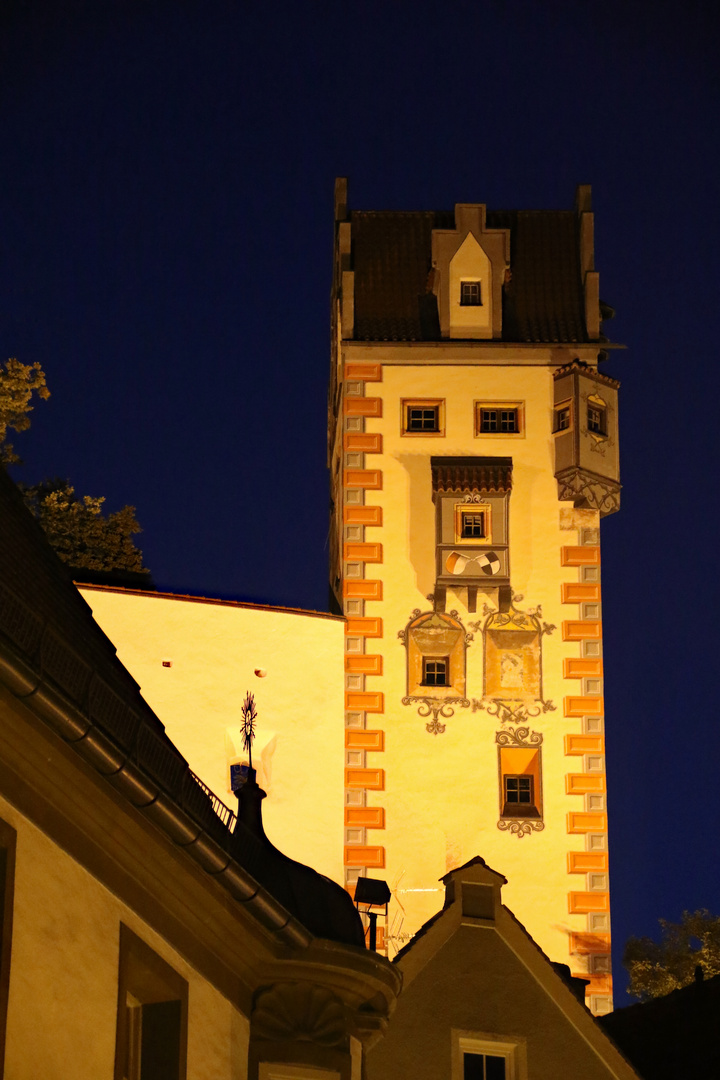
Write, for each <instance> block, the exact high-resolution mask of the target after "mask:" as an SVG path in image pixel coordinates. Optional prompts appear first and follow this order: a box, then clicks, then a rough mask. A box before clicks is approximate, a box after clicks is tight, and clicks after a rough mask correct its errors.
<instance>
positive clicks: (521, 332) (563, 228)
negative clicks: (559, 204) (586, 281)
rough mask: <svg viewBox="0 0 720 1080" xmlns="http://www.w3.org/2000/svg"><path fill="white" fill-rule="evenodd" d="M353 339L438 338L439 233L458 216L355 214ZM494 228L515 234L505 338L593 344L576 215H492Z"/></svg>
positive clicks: (505, 304) (506, 299)
mask: <svg viewBox="0 0 720 1080" xmlns="http://www.w3.org/2000/svg"><path fill="white" fill-rule="evenodd" d="M350 221H351V223H352V244H353V248H352V253H353V269H354V271H355V338H356V339H357V340H361V341H437V340H439V339H440V323H439V319H438V312H437V302H436V298H435V295H434V294H433V292H432V289H431V285H430V271H431V268H432V267H431V245H432V231H433V229H452V228H454V227H455V215H454V213H453V212H446V211H442V212H435V211H419V212H396V211H367V210H354V211H352V212H351V213H350ZM486 224H487V227H488V228H489V229H509V230H510V267H511V272H512V278H511V280H510V282H509V283H508V284H507V285H506V286H505V288H504V292H503V329H502V337H503V340H505V341H517V342H538V343H555V342H582V341H587V340H588V336H587V330H586V326H585V301H584V296H583V289H582V281H581V274H580V243H579V236H578V218H577V215H576V213H575V212H574V211H573V210H499V211H488V213H487V218H486Z"/></svg>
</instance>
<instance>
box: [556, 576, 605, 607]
mask: <svg viewBox="0 0 720 1080" xmlns="http://www.w3.org/2000/svg"><path fill="white" fill-rule="evenodd" d="M560 595H561V598H562V602H563V604H592V603H594V604H598V603H599V602H600V585H599V583H598V582H575V581H563V582H562V583H561V586H560Z"/></svg>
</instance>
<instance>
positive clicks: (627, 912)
mask: <svg viewBox="0 0 720 1080" xmlns="http://www.w3.org/2000/svg"><path fill="white" fill-rule="evenodd" d="M719 23H720V18H719V16H718V5H717V4H716V3H705V4H703V3H697V2H693V0H689V2H685V3H683V4H682V5H681V6H680V5H677V4H676V3H673V4H670V3H666V2H663V0H654V2H647V3H646V2H636V0H632V2H629V0H628V2H626V3H619V2H614V0H610V2H602V3H600V2H592V0H591V2H588V3H582V4H579V3H553V2H549V3H548V2H544V3H540V2H530V0H527V2H519V0H472V2H471V0H445V2H444V3H440V2H435V3H430V2H429V0H418V2H415V3H409V2H405V0H391V2H390V3H388V2H387V0H383V2H375V0H349V2H338V0H336V2H334V3H331V2H324V0H323V2H312V0H307V2H306V3H304V4H297V3H292V4H291V3H287V2H285V0H276V2H275V3H274V4H272V5H271V4H250V3H237V2H230V0H205V2H204V3H199V2H197V3H195V2H184V0H172V2H162V0H155V2H152V0H143V2H132V0H128V2H114V0H88V2H87V3H74V2H73V0H65V2H64V3H62V4H58V3H56V2H54V3H45V4H42V3H34V2H33V0H29V2H26V3H22V2H19V0H15V2H13V0H6V4H5V6H4V9H3V14H0V95H1V96H0V149H1V150H2V171H1V173H0V356H2V357H3V358H4V357H6V356H17V357H18V358H19V359H20V360H22V361H23V362H25V363H32V362H35V361H38V362H39V363H40V364H42V366H43V367H44V369H45V371H46V373H47V377H48V383H49V385H50V388H51V390H52V398H51V400H50V401H49V402H47V403H40V404H39V405H38V407H37V409H36V411H35V413H34V416H33V428H32V430H31V432H30V433H28V434H27V435H24V436H21V437H18V439H17V440H16V445H17V447H18V449H19V450H20V452H21V453H22V455H23V457H24V458H25V461H26V465H25V466H24V468H23V469H21V470H16V476H17V478H18V479H24V480H26V481H28V482H31V481H33V480H36V479H38V478H40V476H42V475H43V474H51V475H61V476H67V477H69V478H70V479H71V480H72V482H73V483H74V484H75V486H76V488H77V490H78V491H79V492H81V493H83V494H85V493H87V494H93V495H96V494H104V495H106V496H107V500H108V506H109V508H110V509H111V510H112V509H117V508H119V507H120V506H122V505H123V504H124V503H127V502H129V503H132V504H134V505H135V506H136V507H137V513H138V517H139V520H140V522H141V523H142V525H143V528H144V533H143V535H142V536H141V538H140V542H141V546H142V548H143V551H144V554H145V560H146V564H147V565H148V566H149V567H150V568H151V570H152V572H153V574H154V578H155V581H156V583H157V585H158V586H159V587H161V588H166V589H171V590H173V591H178V592H186V591H187V592H197V593H203V594H206V595H222V596H227V597H237V598H243V599H254V600H264V601H270V602H274V603H281V604H289V605H298V606H305V607H315V608H324V606H325V603H326V597H327V588H326V558H327V553H326V547H325V544H326V535H327V504H328V495H327V483H326V476H325V465H324V454H325V417H326V411H325V395H326V376H327V368H328V354H329V343H328V325H329V305H328V295H329V288H330V273H331V250H332V185H333V179H334V177H335V176H336V175H339V174H341V175H349V177H350V202H351V205H352V206H353V207H357V208H369V209H392V208H397V209H441V208H442V209H445V208H447V209H450V208H452V206H453V205H454V204H455V203H456V202H461V201H467V202H485V203H487V204H488V206H489V207H491V208H494V209H500V208H533V207H537V208H552V207H557V208H562V207H567V208H569V207H571V206H572V205H573V197H574V189H575V185H576V184H577V183H592V185H593V191H594V209H595V211H596V251H597V265H598V268H599V270H600V273H601V278H600V281H601V295H602V296H603V298H604V299H605V300H606V301H607V302H608V303H610V304H611V305H613V306H614V307H615V308H616V309H617V318H616V319H615V320H614V322H612V323H610V324H606V330H608V329H609V330H610V331H611V333H612V336H613V338H614V339H615V340H618V341H622V342H624V343H625V344H627V345H628V351H627V352H626V353H616V354H614V355H613V357H612V360H611V362H610V363H609V365H607V367H606V368H605V370H606V371H608V372H609V373H610V374H612V375H615V376H616V377H618V378H619V379H620V380H621V381H622V390H621V405H622V437H623V438H622V451H623V482H624V494H623V498H624V506H623V510H622V511H621V513H620V514H619V515H616V516H614V517H612V518H610V519H608V520H607V521H606V523H605V525H604V527H603V591H604V626H605V633H606V671H607V706H608V709H607V712H608V731H609V741H608V773H609V785H610V800H609V803H610V820H611V859H612V864H611V869H612V885H613V919H614V923H613V930H614V935H615V942H616V944H617V945H620V946H621V945H622V942H623V941H624V939H625V937H627V935H628V934H629V933H635V934H642V933H653V932H654V930H655V920H656V919H657V917H658V916H661V915H663V916H666V917H669V918H677V917H679V915H680V913H681V911H682V910H683V908H690V909H694V908H697V907H705V906H707V907H709V908H710V909H713V910H715V911H716V912H718V913H720V896H718V892H719V891H720V880H719V876H720V875H719V872H718V869H717V857H716V854H715V847H716V838H717V835H718V831H719V830H720V800H718V799H717V797H716V792H717V789H718V775H719V771H720V770H719V768H718V741H719V740H718V734H717V730H716V728H717V725H718V721H717V719H716V716H717V714H718V674H717V673H718V669H719V668H720V654H719V651H718V636H719V635H718V626H720V614H719V613H718V607H719V601H720V597H719V596H718V572H717V557H716V548H717V539H716V536H717V531H718V509H717V492H716V484H715V481H714V477H716V476H717V474H718V466H719V464H720V461H719V457H720V455H719V454H718V438H717V428H718V421H717V416H718V400H719V398H720V377H719V376H718V365H717V360H716V355H715V353H716V347H715V321H716V317H717V316H716V311H717V307H718V303H717V293H718V270H717V266H718V256H717V250H716V249H717V246H718V241H719V239H720V229H719V228H718V149H717V144H718V139H717V127H718V122H717V115H718V104H719V101H718V97H719V95H718V74H717V62H716V43H717V40H718V30H720V25H719ZM288 522H292V531H291V532H289V531H288V527H287V523H288ZM480 854H482V853H480ZM498 869H500V870H502V867H498ZM619 974H620V970H619V964H617V966H616V975H619ZM620 981H621V982H622V980H620ZM618 998H619V1003H620V1004H623V1003H624V1001H623V995H622V994H620V995H618Z"/></svg>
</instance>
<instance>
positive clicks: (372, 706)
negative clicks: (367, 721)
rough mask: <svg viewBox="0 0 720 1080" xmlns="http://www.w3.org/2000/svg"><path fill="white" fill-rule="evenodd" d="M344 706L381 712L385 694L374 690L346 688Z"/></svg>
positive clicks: (383, 708) (383, 706) (383, 707)
mask: <svg viewBox="0 0 720 1080" xmlns="http://www.w3.org/2000/svg"><path fill="white" fill-rule="evenodd" d="M345 708H346V709H359V710H360V711H364V712H372V713H381V712H384V711H385V696H384V694H382V693H381V692H379V691H376V690H346V691H345Z"/></svg>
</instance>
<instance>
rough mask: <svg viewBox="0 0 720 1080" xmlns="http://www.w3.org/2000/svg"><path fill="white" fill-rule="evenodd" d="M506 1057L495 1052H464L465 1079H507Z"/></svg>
mask: <svg viewBox="0 0 720 1080" xmlns="http://www.w3.org/2000/svg"><path fill="white" fill-rule="evenodd" d="M505 1061H506V1058H505V1057H504V1056H503V1057H496V1056H495V1055H494V1054H468V1053H465V1054H463V1080H506V1073H505Z"/></svg>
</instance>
